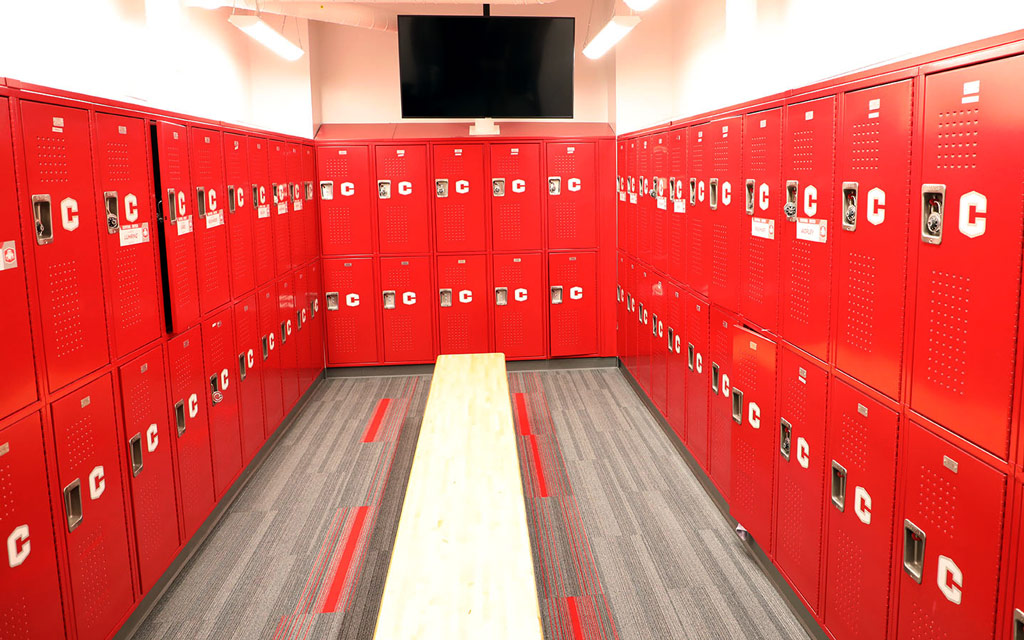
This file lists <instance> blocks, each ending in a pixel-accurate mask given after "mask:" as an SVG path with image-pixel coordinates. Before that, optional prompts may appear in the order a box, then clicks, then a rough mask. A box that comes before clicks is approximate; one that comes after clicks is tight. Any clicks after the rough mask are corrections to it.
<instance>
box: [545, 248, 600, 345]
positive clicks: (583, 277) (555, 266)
mask: <svg viewBox="0 0 1024 640" xmlns="http://www.w3.org/2000/svg"><path fill="white" fill-rule="evenodd" d="M548 283H549V284H550V291H549V296H548V298H549V301H550V302H551V305H550V306H551V316H550V318H551V319H550V322H551V355H552V356H553V357H559V356H578V355H591V354H596V353H597V254H596V253H594V252H590V251H581V252H573V253H551V254H549V255H548ZM558 300H561V301H560V302H558Z"/></svg>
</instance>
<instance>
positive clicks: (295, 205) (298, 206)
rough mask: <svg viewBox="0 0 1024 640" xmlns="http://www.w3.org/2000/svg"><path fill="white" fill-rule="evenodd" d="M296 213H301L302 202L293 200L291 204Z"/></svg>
mask: <svg viewBox="0 0 1024 640" xmlns="http://www.w3.org/2000/svg"><path fill="white" fill-rule="evenodd" d="M292 205H293V206H294V208H295V210H296V211H302V200H295V201H293V202H292Z"/></svg>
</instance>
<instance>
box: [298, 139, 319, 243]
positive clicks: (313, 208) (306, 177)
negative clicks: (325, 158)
mask: <svg viewBox="0 0 1024 640" xmlns="http://www.w3.org/2000/svg"><path fill="white" fill-rule="evenodd" d="M299 153H301V154H302V189H301V190H302V200H303V207H304V209H305V211H306V216H305V229H304V231H303V236H304V237H305V239H306V244H305V250H304V252H303V256H302V258H303V263H306V262H309V261H311V260H313V259H314V258H317V257H319V256H320V206H319V204H318V202H317V198H316V150H315V149H314V148H313V147H312V146H310V145H303V146H301V147H299Z"/></svg>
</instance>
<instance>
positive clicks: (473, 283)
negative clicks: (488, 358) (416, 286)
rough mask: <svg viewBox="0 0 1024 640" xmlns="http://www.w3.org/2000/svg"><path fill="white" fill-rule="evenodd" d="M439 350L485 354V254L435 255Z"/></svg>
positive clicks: (487, 329)
mask: <svg viewBox="0 0 1024 640" xmlns="http://www.w3.org/2000/svg"><path fill="white" fill-rule="evenodd" d="M437 287H438V289H437V296H438V297H437V306H438V310H437V316H438V329H439V333H440V337H441V342H440V344H441V353H487V352H489V351H490V350H491V349H490V335H491V332H490V327H489V325H488V321H487V309H488V304H487V298H488V297H489V296H488V294H489V291H488V289H487V256H483V255H477V256H438V257H437Z"/></svg>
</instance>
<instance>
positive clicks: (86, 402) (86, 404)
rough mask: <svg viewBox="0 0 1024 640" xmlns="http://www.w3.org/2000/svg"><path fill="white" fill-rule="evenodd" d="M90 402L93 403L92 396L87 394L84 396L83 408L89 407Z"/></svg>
mask: <svg viewBox="0 0 1024 640" xmlns="http://www.w3.org/2000/svg"><path fill="white" fill-rule="evenodd" d="M90 404H92V396H85V397H84V398H82V408H83V409H84V408H86V407H88V406H89V405H90Z"/></svg>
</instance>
